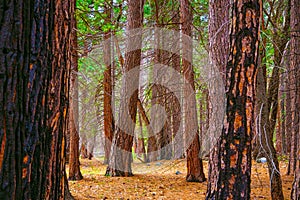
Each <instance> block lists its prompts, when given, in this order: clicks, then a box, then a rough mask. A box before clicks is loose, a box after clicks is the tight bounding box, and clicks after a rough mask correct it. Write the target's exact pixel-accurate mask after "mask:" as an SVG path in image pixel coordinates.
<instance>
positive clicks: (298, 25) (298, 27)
mask: <svg viewBox="0 0 300 200" xmlns="http://www.w3.org/2000/svg"><path fill="white" fill-rule="evenodd" d="M299 10H300V2H299V1H297V0H291V54H290V55H291V57H290V65H291V69H294V70H295V71H294V75H295V80H297V81H296V83H295V84H296V85H295V86H296V87H295V89H296V94H295V98H296V101H295V111H294V112H295V113H294V114H293V115H292V116H293V117H292V124H293V125H294V127H293V129H294V132H295V133H294V135H295V137H294V139H295V140H296V141H292V143H294V144H293V145H296V146H297V147H296V152H295V158H296V164H295V165H296V170H295V173H294V182H293V188H292V192H291V199H293V200H299V199H300V133H299V130H300V129H299V125H300V117H299V115H300V83H299V78H300V54H299V51H300V15H299Z"/></svg>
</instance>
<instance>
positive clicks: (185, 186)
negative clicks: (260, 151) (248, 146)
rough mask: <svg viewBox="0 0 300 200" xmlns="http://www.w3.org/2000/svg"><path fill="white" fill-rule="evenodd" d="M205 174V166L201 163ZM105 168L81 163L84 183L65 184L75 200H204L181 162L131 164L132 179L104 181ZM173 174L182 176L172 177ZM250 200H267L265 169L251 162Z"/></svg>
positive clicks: (287, 185) (287, 180) (287, 186)
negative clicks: (190, 180)
mask: <svg viewBox="0 0 300 200" xmlns="http://www.w3.org/2000/svg"><path fill="white" fill-rule="evenodd" d="M204 165H205V166H204V167H205V172H207V162H204ZM286 168H287V163H286V162H281V173H282V179H283V190H284V196H285V199H290V198H289V195H290V192H291V186H292V181H293V177H292V176H287V175H285V173H286ZM105 170H106V166H105V165H103V164H102V161H100V160H98V159H93V160H81V172H82V174H83V176H84V179H83V180H81V181H69V186H70V190H71V193H72V195H73V196H74V197H75V199H76V200H90V199H119V200H121V199H122V200H127V199H130V200H131V199H140V200H144V199H161V200H162V199H165V200H172V199H174V200H179V199H187V200H188V199H192V200H196V199H204V197H205V191H206V185H207V182H204V183H187V182H186V181H185V175H186V162H185V160H176V161H159V162H153V163H149V164H145V163H134V164H133V172H134V174H135V176H133V177H126V178H123V177H105V176H104V173H105ZM176 171H179V172H181V173H182V174H179V175H176V174H175V173H176ZM251 188H252V190H251V191H252V195H251V199H270V194H269V193H270V192H269V191H270V188H269V181H268V173H267V165H266V164H265V163H264V164H263V163H256V162H253V166H252V184H251Z"/></svg>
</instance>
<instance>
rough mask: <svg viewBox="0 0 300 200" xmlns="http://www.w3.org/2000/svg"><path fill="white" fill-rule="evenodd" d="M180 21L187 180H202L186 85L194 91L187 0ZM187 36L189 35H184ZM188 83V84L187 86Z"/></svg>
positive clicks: (194, 110) (194, 111)
mask: <svg viewBox="0 0 300 200" xmlns="http://www.w3.org/2000/svg"><path fill="white" fill-rule="evenodd" d="M180 11H181V23H182V33H183V34H185V36H183V52H182V54H183V59H182V68H183V76H184V78H185V79H186V80H187V83H186V84H185V85H184V87H183V90H184V92H183V94H184V111H185V130H184V132H185V137H186V141H191V142H187V153H186V155H187V176H186V180H187V181H188V182H204V181H205V180H206V178H205V175H204V172H203V163H202V159H201V158H200V155H199V153H200V141H199V130H198V120H197V108H196V97H195V93H192V94H191V93H190V91H188V89H187V87H191V88H192V90H193V92H195V82H194V71H193V66H192V61H191V60H192V55H191V54H192V51H191V50H192V48H193V46H192V43H191V40H190V37H191V36H192V10H191V6H190V4H189V1H188V0H181V1H180ZM186 36H189V37H186ZM187 85H188V86H187Z"/></svg>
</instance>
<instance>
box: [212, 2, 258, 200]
mask: <svg viewBox="0 0 300 200" xmlns="http://www.w3.org/2000/svg"><path fill="white" fill-rule="evenodd" d="M260 8H261V5H260V2H259V0H252V1H249V0H234V2H233V9H232V19H233V21H232V28H231V34H230V35H231V40H230V53H229V58H228V63H227V66H226V98H227V103H226V115H225V120H224V126H223V130H222V135H221V139H220V140H219V143H218V155H219V160H218V164H217V166H218V168H217V170H218V172H219V174H218V181H217V186H216V187H215V188H213V189H214V190H211V189H210V188H208V191H210V195H209V197H208V198H207V199H250V182H251V179H250V177H251V139H252V124H253V121H254V92H255V88H254V85H255V79H256V70H257V61H258V54H259V51H258V49H259V18H260ZM210 187H212V186H210Z"/></svg>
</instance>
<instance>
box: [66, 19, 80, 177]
mask: <svg viewBox="0 0 300 200" xmlns="http://www.w3.org/2000/svg"><path fill="white" fill-rule="evenodd" d="M75 20H76V19H75V16H72V18H71V23H72V24H73V27H74V29H73V30H72V55H71V56H72V57H71V80H70V103H69V119H68V122H69V127H68V132H69V133H68V134H69V137H70V143H69V145H70V146H69V180H81V179H82V178H83V176H82V174H81V171H80V162H79V156H80V152H79V122H78V115H79V114H78V109H79V107H78V79H77V78H78V76H77V73H78V52H77V47H78V45H77V31H76V29H77V25H76V21H75Z"/></svg>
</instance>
